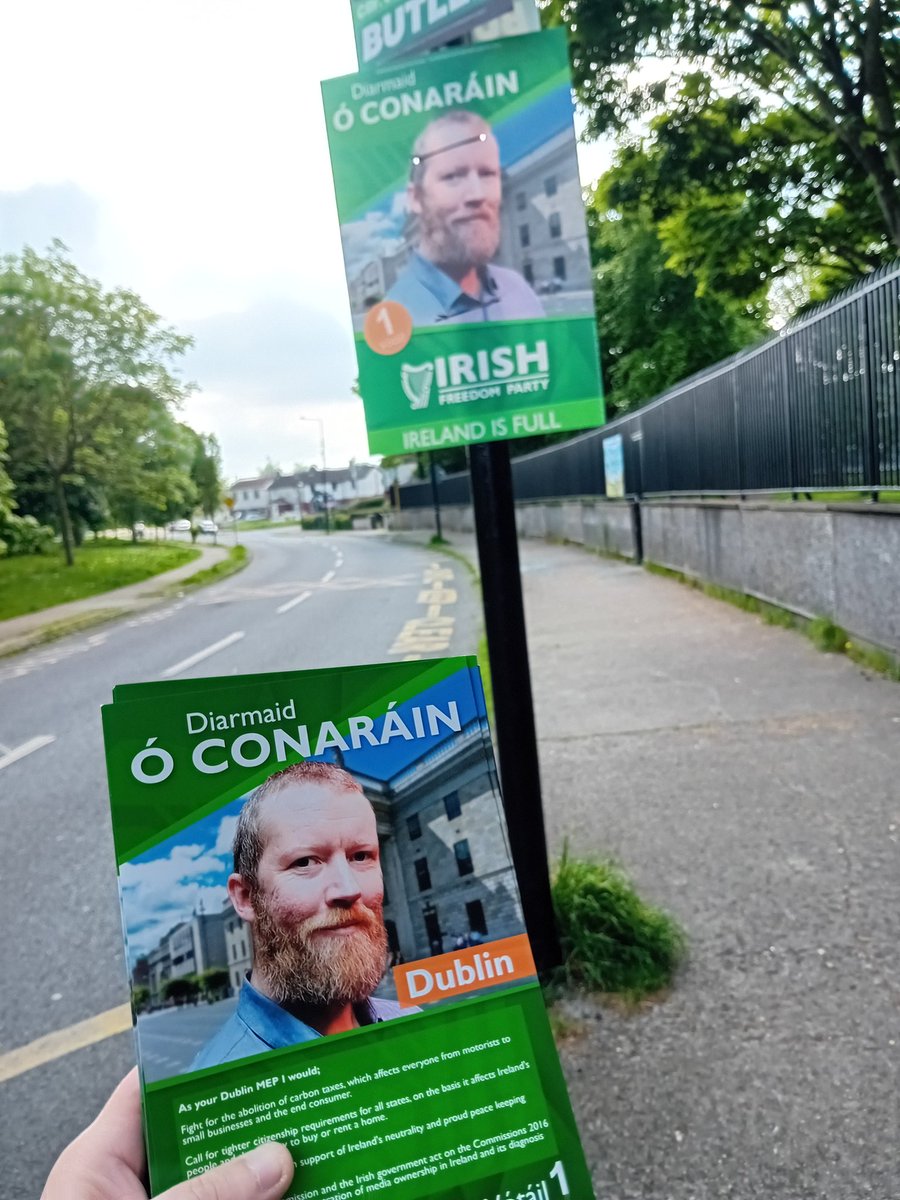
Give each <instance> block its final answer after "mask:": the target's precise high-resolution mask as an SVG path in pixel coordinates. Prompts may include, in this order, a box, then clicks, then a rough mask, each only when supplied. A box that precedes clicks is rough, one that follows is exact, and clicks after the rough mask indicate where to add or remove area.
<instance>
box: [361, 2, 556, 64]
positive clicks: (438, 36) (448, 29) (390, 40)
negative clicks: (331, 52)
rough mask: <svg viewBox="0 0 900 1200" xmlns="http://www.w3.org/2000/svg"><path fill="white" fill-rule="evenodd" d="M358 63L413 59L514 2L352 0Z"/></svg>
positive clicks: (444, 43)
mask: <svg viewBox="0 0 900 1200" xmlns="http://www.w3.org/2000/svg"><path fill="white" fill-rule="evenodd" d="M529 2H530V3H533V0H529ZM350 3H351V9H352V12H353V30H354V33H355V35H356V52H357V54H358V55H359V62H360V66H365V67H367V66H371V65H372V64H373V63H378V64H381V63H386V62H390V61H393V60H394V59H396V58H411V57H414V56H415V55H418V54H421V53H422V52H423V51H424V50H430V49H432V48H434V47H436V46H442V45H446V44H447V42H449V41H452V40H453V39H454V38H458V37H461V36H462V35H463V34H466V33H469V32H470V31H471V30H472V29H474V28H475V26H477V25H479V24H481V23H482V22H483V21H488V20H490V19H492V18H494V17H497V16H499V15H500V14H501V13H504V12H508V11H509V10H510V9H511V8H512V5H513V0H350Z"/></svg>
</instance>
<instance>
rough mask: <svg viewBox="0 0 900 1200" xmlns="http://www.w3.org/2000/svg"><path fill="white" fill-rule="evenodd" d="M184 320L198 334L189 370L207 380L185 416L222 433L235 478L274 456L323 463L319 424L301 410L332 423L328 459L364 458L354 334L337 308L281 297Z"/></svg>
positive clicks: (288, 463) (286, 462) (287, 464)
mask: <svg viewBox="0 0 900 1200" xmlns="http://www.w3.org/2000/svg"><path fill="white" fill-rule="evenodd" d="M182 328H183V329H184V330H185V332H188V333H191V334H193V336H194V338H195V345H194V348H193V349H192V350H191V351H189V353H188V354H187V355H186V356H185V361H184V374H185V375H186V376H188V377H189V378H191V379H193V380H195V381H196V383H197V385H198V387H199V388H200V389H201V390H200V392H199V393H198V394H196V395H194V396H193V397H191V399H190V400H189V401H188V402H187V404H186V405H185V409H184V416H185V419H186V420H187V421H189V422H190V423H191V424H192V425H193V426H194V428H195V429H198V430H200V431H201V432H213V431H214V432H215V433H216V435H217V436H218V438H219V442H220V444H221V446H222V454H223V459H224V464H225V471H226V474H227V475H228V476H229V477H230V478H233V477H240V476H244V477H246V476H252V475H254V474H256V473H257V471H258V470H259V468H260V467H261V466H262V464H263V463H264V462H265V461H266V460H267V459H270V458H272V459H274V460H275V461H276V462H279V463H281V465H282V466H283V467H284V468H285V470H289V469H290V468H291V467H293V465H294V463H297V462H301V463H305V464H309V463H311V462H316V463H318V462H319V461H320V445H319V443H320V437H319V430H318V429H317V427H316V426H315V424H309V423H307V422H305V421H303V420H301V418H303V417H313V418H317V419H321V420H323V421H324V422H325V440H326V447H327V451H326V453H327V460H328V462H329V464H330V465H331V466H339V465H346V463H347V461H348V460H349V459H350V458H351V457H355V458H357V459H360V458H365V456H366V434H365V422H364V418H363V412H362V405H361V403H360V401H359V400H357V399H355V398H354V397H353V393H352V386H353V382H354V380H355V378H356V357H355V354H354V349H353V341H352V336H351V334H350V332H349V330H348V329H347V328H346V327H345V326H344V325H342V324H341V322H340V321H339V320H338V319H337V318H336V317H334V316H332V315H330V314H329V313H328V312H326V311H324V310H321V309H319V308H317V307H314V306H312V305H306V304H301V303H297V302H296V301H292V300H289V299H285V298H281V299H275V300H269V301H261V302H259V303H256V304H253V305H250V306H249V307H246V308H244V309H243V310H242V311H240V312H231V313H220V314H218V315H216V316H213V317H206V318H203V319H200V320H195V321H193V322H186V323H184V324H183V325H182Z"/></svg>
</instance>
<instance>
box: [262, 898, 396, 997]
mask: <svg viewBox="0 0 900 1200" xmlns="http://www.w3.org/2000/svg"><path fill="white" fill-rule="evenodd" d="M252 903H253V908H254V911H255V913H256V921H255V922H254V925H253V965H254V968H256V969H258V970H259V972H260V974H262V975H264V976H265V979H266V985H267V989H268V991H269V993H270V995H271V996H272V999H273V1000H275V1001H277V1002H278V1003H279V1004H282V1005H285V1006H289V1005H291V1004H306V1005H315V1006H316V1007H324V1006H327V1005H331V1004H358V1003H360V1002H362V1001H363V1000H367V999H368V998H369V996H371V995H372V993H373V992H374V991H375V989H376V988H377V987H378V984H379V983H380V982H381V977H382V976H383V975H384V971H385V967H386V965H387V954H388V940H387V931H386V930H385V928H384V920H383V918H382V907H381V905H380V904H379V905H378V907H377V908H371V907H368V906H366V905H365V904H362V903H360V902H357V903H356V904H354V906H353V907H352V908H344V909H334V910H332V911H330V912H329V913H327V914H326V915H324V916H316V917H307V918H306V919H305V920H301V921H291V922H286V921H283V920H281V919H280V918H279V917H278V916H277V915H276V914H275V913H274V912H273V911H272V908H271V906H270V905H269V902H268V899H267V898H266V897H265V896H263V895H262V894H261V893H258V892H257V893H256V894H255V895H254V896H253V897H252ZM342 926H352V927H353V928H352V931H351V932H349V933H335V934H330V933H328V930H329V929H340V928H341V927H342Z"/></svg>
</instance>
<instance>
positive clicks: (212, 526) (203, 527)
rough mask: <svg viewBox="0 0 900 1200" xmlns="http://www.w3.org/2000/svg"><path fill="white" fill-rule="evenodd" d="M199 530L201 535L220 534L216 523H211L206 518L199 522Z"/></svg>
mask: <svg viewBox="0 0 900 1200" xmlns="http://www.w3.org/2000/svg"><path fill="white" fill-rule="evenodd" d="M197 529H198V530H199V531H200V533H218V532H219V527H218V525H217V524H216V523H215V521H210V520H208V519H207V518H206V517H204V519H203V520H202V521H198V522H197Z"/></svg>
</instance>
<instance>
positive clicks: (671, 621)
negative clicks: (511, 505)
mask: <svg viewBox="0 0 900 1200" xmlns="http://www.w3.org/2000/svg"><path fill="white" fill-rule="evenodd" d="M413 536H414V535H413ZM423 536H424V535H423ZM451 544H452V545H454V546H456V547H457V548H458V549H460V550H462V551H463V552H466V553H468V554H469V555H473V556H474V547H473V543H472V541H471V540H470V539H466V538H464V537H463V536H459V537H457V536H455V535H454V536H453V537H452V542H451ZM521 556H522V568H523V579H524V586H525V600H526V610H527V619H528V628H529V638H530V647H531V666H532V677H533V683H534V692H535V707H536V715H537V725H538V733H539V740H540V751H541V771H542V777H543V787H544V797H545V805H546V812H547V823H548V834H549V839H550V843H551V848H552V851H553V853H554V854H556V855H558V854H559V852H560V851H561V849H562V846H563V844H564V842H565V841H566V839H568V841H569V845H570V847H571V850H572V852H574V853H577V854H578V855H581V856H589V855H595V856H613V857H615V858H616V859H617V860H618V861H619V862H620V863H621V864H622V865H623V866H624V867H625V868H626V869H627V870H628V872H629V873H630V874H631V875H632V877H633V878H634V879H635V881H636V883H637V884H638V886H639V890H640V891H641V893H642V894H643V895H644V896H645V897H646V898H647V899H649V900H651V901H653V902H655V903H657V904H660V905H662V906H664V907H665V908H667V909H669V910H670V911H671V912H673V913H674V914H675V915H676V916H677V917H678V919H679V920H680V921H681V923H682V924H683V925H684V927H685V928H686V930H687V932H688V935H689V938H690V944H691V953H690V961H689V963H688V964H687V966H686V968H685V969H684V971H683V972H682V974H681V976H680V978H679V979H678V981H677V985H676V987H675V988H674V989H673V991H672V994H671V995H670V996H669V997H668V998H666V999H664V1000H662V1001H660V1002H659V1003H656V1004H653V1005H649V1006H647V1007H646V1008H645V1009H644V1010H643V1011H641V1012H639V1013H637V1014H634V1015H630V1016H624V1015H621V1014H619V1013H616V1012H614V1011H610V1010H603V1012H602V1020H598V1019H597V1017H598V1014H599V1012H600V1011H601V1010H600V1009H599V1008H598V1007H597V1006H596V1005H595V1004H593V1003H592V1002H589V1001H587V1002H584V1003H575V1004H574V1005H572V1006H571V1008H570V1014H571V1015H573V1016H574V1017H576V1018H577V1019H579V1020H580V1023H581V1028H582V1032H581V1033H580V1035H579V1036H576V1037H574V1038H573V1039H571V1040H570V1041H567V1042H566V1044H565V1045H564V1048H563V1051H562V1056H563V1061H564V1066H565V1069H566V1073H567V1076H568V1080H569V1085H570V1089H571V1095H572V1100H573V1103H574V1106H575V1110H576V1115H577V1117H578V1120H579V1125H580V1128H581V1132H582V1136H583V1138H584V1142H585V1146H586V1149H587V1153H588V1157H589V1160H590V1163H591V1167H592V1170H593V1174H594V1182H595V1187H596V1194H597V1197H598V1200H726V1198H728V1200H731V1198H733V1200H776V1198H777V1200H822V1198H824V1200H862V1198H863V1197H873V1198H875V1200H897V1198H898V1197H900V1154H898V1151H897V1130H898V1128H900V1119H898V1118H900V1112H898V1109H900V1087H898V1084H900V1072H898V1064H900V960H898V952H897V935H898V921H900V857H898V840H900V796H898V792H900V685H898V684H895V683H891V682H889V681H886V680H884V679H882V678H880V677H878V676H875V675H872V674H870V673H867V672H864V671H863V670H861V669H860V668H859V667H857V666H855V665H854V664H853V663H852V662H850V661H849V660H848V659H846V658H843V657H841V656H836V655H826V654H823V653H821V652H819V651H818V650H816V649H815V648H814V647H813V645H812V644H811V643H810V642H809V641H808V640H807V639H805V638H804V637H802V636H801V635H799V634H797V633H794V632H791V631H788V630H784V629H780V628H773V627H770V626H767V625H766V624H764V623H763V622H762V621H761V620H760V619H759V618H757V617H754V616H752V615H749V614H747V613H744V612H741V611H739V610H738V609H735V608H733V607H731V606H730V605H727V604H724V603H721V602H719V601H715V600H711V599H709V598H707V597H706V596H704V595H702V594H701V593H699V592H696V591H692V590H691V589H689V588H687V587H685V586H683V585H681V584H679V583H677V582H674V581H672V580H668V579H663V578H659V577H657V576H654V575H650V574H648V573H647V572H645V571H644V570H643V569H641V568H640V567H635V566H631V565H623V564H621V563H618V562H611V561H608V560H604V559H601V558H597V557H595V556H593V555H591V554H589V553H586V552H584V551H581V550H577V549H572V548H567V547H563V546H553V545H548V544H545V543H541V542H536V541H524V542H522V543H521ZM495 687H496V681H495Z"/></svg>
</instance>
